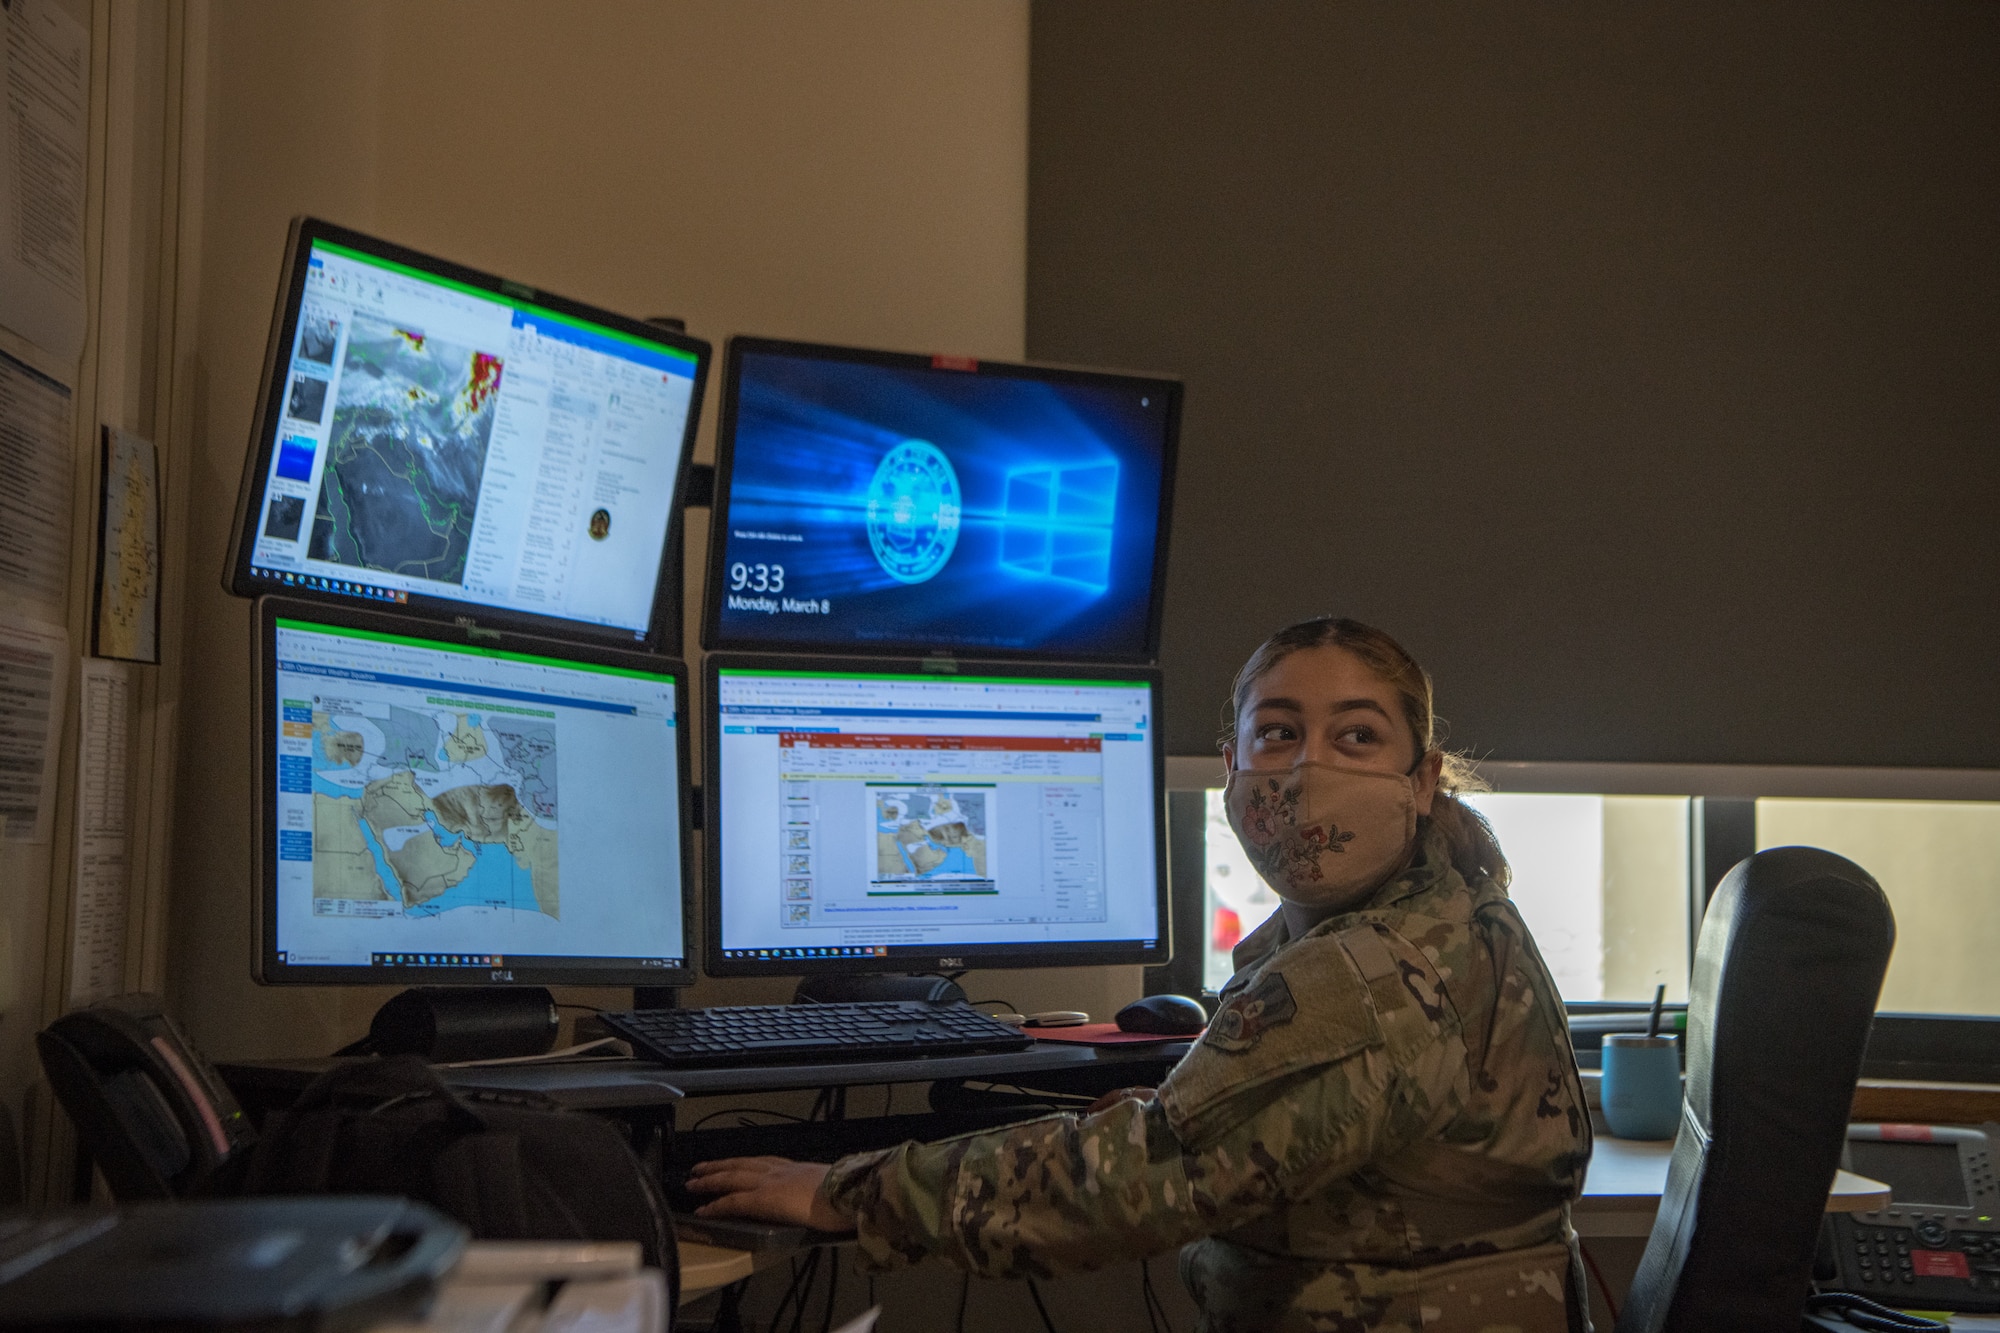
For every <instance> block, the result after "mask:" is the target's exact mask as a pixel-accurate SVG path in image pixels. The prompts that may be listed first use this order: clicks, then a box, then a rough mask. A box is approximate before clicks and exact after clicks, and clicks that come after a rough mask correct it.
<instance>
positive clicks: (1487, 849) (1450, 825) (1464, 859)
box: [1222, 616, 1513, 889]
mask: <svg viewBox="0 0 2000 1333" xmlns="http://www.w3.org/2000/svg"><path fill="white" fill-rule="evenodd" d="M1301 648H1344V649H1346V650H1347V651H1348V652H1350V653H1353V654H1354V655H1355V656H1356V657H1358V658H1360V659H1361V660H1362V661H1363V662H1365V663H1367V664H1368V669H1369V670H1371V671H1373V672H1374V673H1375V674H1376V675H1377V676H1379V677H1380V678H1381V679H1382V681H1383V683H1384V684H1386V685H1388V686H1389V687H1390V688H1392V689H1394V690H1395V691H1396V697H1397V699H1399V700H1400V701H1401V702H1402V705H1403V720H1404V721H1405V722H1407V723H1409V726H1410V735H1411V736H1412V737H1414V738H1415V740H1416V743H1417V757H1418V758H1419V759H1422V758H1423V757H1424V756H1425V755H1427V754H1429V753H1431V751H1433V750H1437V751H1438V753H1439V754H1440V755H1441V756H1442V757H1443V760H1444V764H1443V768H1442V770H1441V771H1440V772H1439V774H1438V785H1437V794H1436V796H1435V797H1434V798H1433V799H1432V801H1431V813H1430V821H1431V824H1432V825H1433V826H1434V827H1436V828H1437V829H1438V831H1439V832H1441V833H1442V834H1444V839H1445V843H1446V845H1448V846H1449V847H1450V848H1451V863H1452V865H1453V867H1454V868H1456V869H1457V871H1458V873H1459V874H1461V875H1463V876H1465V878H1467V879H1469V880H1470V879H1490V880H1492V881H1493V882H1494V883H1495V884H1498V885H1499V886H1500V887H1501V888H1503V889H1504V888H1506V887H1507V884H1508V882H1509V881H1510V880H1512V878H1513V871H1512V870H1511V869H1509V868H1508V865H1507V858H1506V857H1505V856H1504V855H1502V854H1501V851H1500V843H1499V842H1498V840H1496V839H1495V838H1494V836H1493V828H1492V826H1491V825H1489V824H1488V823H1487V822H1486V819H1485V817H1484V816H1482V815H1481V814H1480V813H1479V812H1478V811H1477V810H1474V809H1473V808H1472V807H1471V806H1469V805H1467V804H1466V803H1465V802H1463V801H1461V800H1459V799H1458V797H1459V793H1461V792H1478V791H1486V790H1487V789H1488V788H1487V786H1486V783H1485V782H1484V781H1482V780H1481V779H1480V777H1479V774H1478V772H1477V771H1476V770H1475V769H1474V767H1473V764H1472V761H1471V760H1470V759H1467V758H1466V757H1465V756H1464V755H1461V754H1454V753H1452V752H1451V751H1449V750H1443V749H1440V747H1439V746H1438V741H1439V740H1440V739H1441V737H1440V736H1439V735H1438V716H1437V713H1436V711H1435V709H1433V707H1432V704H1431V678H1430V674H1429V673H1428V672H1426V671H1425V670H1424V669H1423V668H1422V667H1421V666H1418V665H1417V659H1416V658H1414V657H1411V656H1410V654H1409V653H1408V652H1407V651H1405V649H1404V648H1403V645H1402V644H1400V643H1397V642H1396V641H1395V640H1394V639H1392V638H1390V637H1389V636H1388V635H1387V634H1384V633H1383V632H1382V631H1381V630H1379V629H1376V628H1375V627H1374V626H1373V625H1364V624H1362V623H1361V622H1360V621H1358V620H1348V619H1345V618H1343V617H1336V616H1322V617H1320V618H1319V619H1316V620H1302V621H1300V622H1299V623H1298V624H1296V625H1288V626H1286V627H1285V628H1284V629H1281V630H1279V631H1278V632H1277V633H1276V634H1273V635H1272V636H1271V637H1270V638H1268V639H1266V640H1264V642H1263V643H1261V644H1259V645H1258V647H1257V651H1256V652H1254V653H1252V654H1250V660H1249V661H1247V662H1245V663H1244V664H1243V669H1242V670H1241V671H1239V672H1237V673H1236V684H1235V686H1234V687H1232V688H1231V690H1230V691H1229V702H1228V704H1227V706H1226V707H1225V708H1224V709H1223V719H1222V742H1223V743H1224V744H1228V743H1229V742H1231V741H1233V740H1235V739H1236V721H1237V718H1238V717H1240V716H1241V715H1242V712H1243V708H1244V705H1245V704H1247V703H1248V702H1249V699H1250V690H1251V687H1252V686H1254V685H1255V684H1256V683H1257V681H1258V680H1259V679H1260V678H1261V677H1262V676H1263V675H1264V673H1265V672H1267V671H1269V670H1270V669H1271V668H1272V667H1274V666H1276V665H1277V664H1278V663H1279V662H1281V661H1283V660H1284V659H1285V658H1287V657H1290V656H1291V655H1292V654H1293V653H1295V652H1298V651H1299V650H1300V649H1301Z"/></svg>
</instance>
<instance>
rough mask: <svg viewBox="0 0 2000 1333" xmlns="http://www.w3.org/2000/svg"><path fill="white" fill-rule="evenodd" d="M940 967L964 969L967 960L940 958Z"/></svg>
mask: <svg viewBox="0 0 2000 1333" xmlns="http://www.w3.org/2000/svg"><path fill="white" fill-rule="evenodd" d="M938 966H939V967H964V966H965V960H964V959H963V958H940V959H938Z"/></svg>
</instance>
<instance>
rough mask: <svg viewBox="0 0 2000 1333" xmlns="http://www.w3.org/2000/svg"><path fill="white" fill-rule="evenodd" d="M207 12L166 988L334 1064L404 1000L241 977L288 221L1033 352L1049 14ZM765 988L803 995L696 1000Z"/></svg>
mask: <svg viewBox="0 0 2000 1333" xmlns="http://www.w3.org/2000/svg"><path fill="white" fill-rule="evenodd" d="M210 31H211V47H210V53H209V54H210V65H209V69H210V96H209V125H208V144H207V147H208V156H207V180H206V216H205V222H204V226H205V240H204V245H205V251H204V269H203V273H204V281H203V287H202V310H201V321H202V325H201V327H202V332H201V343H200V371H199V382H198V383H199V387H198V395H199V396H198V402H197V408H196V411H197V439H198V449H199V453H198V463H197V467H198V471H199V476H198V478H197V480H196V489H195V503H194V506H193V511H192V513H191V514H190V523H189V529H190V537H189V550H188V551H187V553H186V559H187V561H188V562H189V568H190V571H191V573H192V575H193V577H192V578H191V580H190V585H191V586H190V590H189V598H188V622H187V626H188V644H189V657H188V661H189V683H188V688H187V690H186V698H185V701H184V705H183V711H184V716H185V725H184V727H183V730H182V749H181V753H182V759H181V764H180V771H179V793H178V800H179V806H178V813H179V829H180V836H179V838H178V842H177V847H176V865H175V871H176V873H175V881H174V900H173V920H174V933H173V935H172V938H171V952H170V955H169V967H168V972H169V985H170V988H171V993H172V996H173V1000H174V1007H175V1008H176V1010H177V1011H178V1012H179V1013H180V1014H181V1015H182V1016H183V1017H184V1018H185V1019H186V1020H187V1021H188V1023H189V1024H190V1026H191V1029H192V1035H193V1036H194V1038H195V1040H196V1041H197V1042H198V1043H200V1044H201V1045H202V1046H204V1047H206V1048H207V1049H209V1050H210V1051H211V1052H212V1053H214V1054H216V1055H218V1056H224V1057H230V1056H256V1055H279V1054H316V1053H322V1052H325V1051H329V1050H331V1049H333V1048H334V1047H335V1046H337V1045H339V1044H341V1043H343V1042H346V1041H348V1040H351V1039H352V1038H353V1037H355V1036H357V1035H359V1033H360V1032H361V1031H362V1030H363V1029H364V1028H365V1026H366V1023H367V1019H368V1016H369V1014H370V1013H372V1011H373V1009H374V1007H375V1005H376V1004H378V1003H379V1002H380V1000H381V998H382V997H383V994H385V992H376V991H372V990H370V991H347V992H342V991H337V990H330V989H327V990H322V989H317V988H311V989H296V990H264V989H259V988H257V987H256V986H255V985H253V983H252V982H251V981H250V977H249V970H250V951H251V941H250V889H249V877H250V846H249V810H250V802H251V801H252V799H253V793H252V792H251V789H250V785H249V780H248V776H247V774H248V770H249V764H250V745H251V718H250V715H249V710H248V705H247V695H248V687H249V681H248V672H249V654H250V642H249V625H250V617H249V605H248V604H247V603H245V602H240V601H236V600H233V599H231V598H228V597H225V596H224V595H223V594H222V593H221V591H220V590H219V588H218V586H217V580H218V579H219V576H220V572H221V568H222V561H223V553H224V548H225V546H226V544H227V540H228V531H227V530H228V526H229V523H230V520H231V516H232V511H231V505H232V501H233V499H234V497H235V494H236V489H237V482H238V478H239V475H240V470H241V466H242V459H243V452H244V447H245V440H246V435H247V431H248V423H249V419H250V413H251V407H252V399H253V397H254V396H255V392H256V387H257V374H258V365H259V361H260V359H261V357H262V355H263V350H264V341H265V336H266V333H267V330H268V327H269V322H270V312H271V304H272V300H273V295H274V288H275V284H276V282H277V278H278V264H279V259H280V255H281V251H282V249H283V245H284V238H285V230H286V224H287V221H288V220H289V219H290V218H291V217H292V216H293V215H294V214H298V213H313V214H317V215H319V216H322V217H326V218H329V219H332V220H334V221H338V222H342V223H346V224H348V225H350V226H353V227H356V228H359V229H361V230H363V231H368V232H371V233H375V234H379V235H383V236H386V237H389V238H392V239H394V240H397V241H401V242H403V243H405V244H408V245H411V246H414V247H416V248H418V249H423V250H429V251H432V252H435V253H438V254H442V255H446V256H449V257H451V258H454V259H457V260H460V261H462V262H464V263H468V264H471V265H474V266H476V267H480V268H485V269H489V270H492V271H496V272H499V273H503V274H506V275H507V276H509V277H513V278H517V279H519V280H521V281H523V282H527V283H530V284H532V285H534V286H538V287H542V288H546V289H548V290H551V291H556V292H561V293H563V294H565V295H568V296H572V297H576V298H578V299H581V300H585V301H591V302H596V303H599V304H602V305H605V306H608V307H610V308H612V309H615V310H621V311H625V312H628V313H631V314H635V315H651V314H677V315H681V316H683V317H685V318H686V319H687V321H688V325H689V328H690V329H691V330H692V331H693V332H695V333H697V334H700V335H702V336H704V337H707V338H710V339H711V340H713V341H715V342H717V343H718V344H719V343H720V342H721V340H722V339H723V338H724V337H725V336H727V335H728V334H729V333H731V332H739V331H740V332H756V333H764V334H775V335H792V336H800V337H808V338H819V339H826V340H837V341H846V342H855V343H861V344H864V345H878V346H889V347H912V348H923V349H940V350H954V351H963V352H967V353H972V354H977V355H984V356H1005V357H1018V356H1019V355H1020V354H1021V350H1022V336H1023V335H1022V327H1023V283H1024V274H1025V270H1026V233H1025V227H1026V221H1025V219H1026V188H1027V187H1026V171H1027V131H1028V125H1027V54H1028V18H1027V8H1026V5H1025V3H1024V0H978V2H977V3H954V4H950V5H939V4H931V3H927V2H926V0H850V2H847V3H842V4H840V5H838V6H819V5H808V4H802V3H801V4H791V3H787V4H771V3H748V4H746V3H730V4H726V5H693V4H685V5H672V6H667V5H656V4H612V3H593V4H589V5H580V4H578V5H548V4H543V3H516V2H513V0H508V2H506V3H492V2H490V0H489V2H485V3H479V4H471V3H444V2H442V0H438V2H434V3H420V4H402V5H387V4H379V3H344V4H339V5H306V4H293V3H283V4H277V3H268V2H267V0H216V3H215V4H214V6H213V13H212V26H211V30H210ZM709 416H710V418H711V422H710V424H709V425H707V426H705V427H704V429H703V443H702V446H701V453H702V455H703V456H707V454H708V453H709V451H710V450H711V449H712V442H711V441H712V435H713V428H712V417H713V409H712V408H711V410H710V413H709ZM691 527H692V528H693V531H692V532H691V533H690V541H691V549H693V550H695V551H699V550H700V546H699V545H698V543H699V542H700V541H701V540H702V539H703V538H704V536H705V525H704V524H701V523H699V522H697V523H695V524H692V525H691ZM696 563H697V566H698V563H699V562H698V561H697V562H696ZM1006 980H1008V981H1021V980H1024V979H1021V978H1011V979H1006ZM994 984H995V987H996V988H997V989H998V990H999V993H1006V994H1010V995H1011V994H1013V993H1014V989H1015V988H1014V987H1013V986H1011V985H1008V986H1002V985H1001V979H995V983H994ZM1128 990H1129V992H1130V993H1131V994H1136V993H1137V983H1136V970H1132V969H1127V970H1123V971H1121V972H1120V973H1118V974H1116V975H1115V976H1111V977H1089V978H1077V977H1066V976H1061V975H1055V976H1053V977H1052V978H1050V979H1049V980H1048V981H1046V982H1044V983H1041V984H1037V983H1035V982H1033V981H1029V983H1028V991H1029V993H1031V994H1035V995H1043V994H1046V995H1047V996H1049V997H1050V1002H1051V1003H1053V1002H1057V1001H1061V1000H1065V999H1068V1000H1070V1001H1071V1002H1080V1003H1085V1004H1087V1005H1089V1006H1090V1007H1101V1006H1102V1005H1103V1004H1104V1003H1108V1002H1109V1000H1110V999H1111V998H1116V996H1117V995H1119V994H1122V993H1124V992H1126V991H1128ZM615 994H616V993H612V996H611V997H607V998H614V999H615ZM753 994H754V997H755V998H763V997H764V996H765V995H766V994H782V988H777V987H762V988H745V987H742V986H738V987H737V988H735V989H731V990H726V991H718V990H716V988H715V987H714V986H713V985H712V984H711V985H709V986H704V987H703V988H702V991H701V993H698V994H697V997H696V998H697V999H698V1000H699V999H703V998H708V999H716V998H721V997H722V996H723V995H727V996H728V997H729V998H737V999H747V998H753Z"/></svg>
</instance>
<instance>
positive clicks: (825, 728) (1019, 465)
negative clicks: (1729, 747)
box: [226, 219, 1180, 987]
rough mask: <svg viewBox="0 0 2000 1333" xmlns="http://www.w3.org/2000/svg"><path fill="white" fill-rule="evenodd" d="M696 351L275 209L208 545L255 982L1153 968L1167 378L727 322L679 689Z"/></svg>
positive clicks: (1168, 460)
mask: <svg viewBox="0 0 2000 1333" xmlns="http://www.w3.org/2000/svg"><path fill="white" fill-rule="evenodd" d="M710 361H711V349H710V348H709V346H708V344H706V343H705V342H703V341H702V340H701V339H699V338H693V337H689V336H687V335H686V334H684V333H681V332H678V331H676V330H671V329H668V328H665V327H661V326H660V325H658V324H650V323H646V322H642V321H637V320H632V319H629V318H626V317H623V316H620V315H616V314H613V313H610V312H607V311H603V310H598V309H595V308H592V307H589V306H585V305H582V304H580V303H577V302H572V301H568V300H564V299H562V298H559V297H554V296H551V295H549V294H547V293H543V292H539V291H536V290H533V289H530V288H527V287H525V286H522V285H520V284H518V283H515V282H511V281H508V280H505V279H501V278H499V277H496V276H494V275H490V274H485V273H480V272H477V271H475V270H471V269H467V268H464V267H462V266H459V265H456V264H452V263H448V262H445V261H442V260H438V259H435V258H432V257H430V256H427V255H423V254H419V253H417V252H414V251H410V250H407V249H405V248H403V247H400V246H396V245H392V244H388V243H385V242H383V241H380V240H376V239H374V238H370V237H366V236H362V235H359V234H358V233H354V232H351V231H347V230H344V229H342V228H338V227H335V226H332V225H330V224H326V223H323V222H318V221H315V220H312V219H301V220H300V221H299V222H297V223H295V224H294V227H293V233H292V240H291V245H290V248H289V251H288V254H287V259H286V269H285V281H284V283H283V284H282V288H281V291H280V293H279V300H278V308H277V312H276V315H275V317H274V321H273V332H272V338H271V344H270V350H269V353H268V355H267V359H266V366H265V384H264V387H263V391H262V397H261V408H260V411H259V413H258V414H257V421H256V426H255V432H254V435H253V438H252V441H251V447H250V450H249V457H248V461H247V463H246V470H245V477H244V483H243V487H242V493H241V498H240V500H239V507H238V508H239V512H238V522H237V529H236V534H235V541H234V545H233V547H232V550H231V553H230V557H229V567H228V571H227V574H226V583H227V585H228V587H229V588H230V590H231V591H232V592H234V593H237V594H239V595H243V596H251V597H257V598H259V599H260V601H259V605H258V610H257V615H256V618H255V620H256V632H255V635H254V640H255V643H254V652H255V676H254V679H255V681H256V700H255V707H256V710H257V718H258V722H257V750H256V775H257V776H256V781H257V784H258V788H257V790H258V799H257V819H256V820H255V827H256V832H255V838H256V842H257V858H256V864H257V867H258V874H257V901H258V916H259V922H258V931H257V956H256V972H257V975H258V977H259V979H260V980H262V981H264V982H267V983H274V984H311V985H325V984H335V985H345V984H383V983H391V984H397V983H400V984H413V983H421V984H444V985H450V984H462V985H475V984H476V985H492V984H496V983H497V984H502V985H506V984H515V985H535V984H540V985H552V984H565V985H567V984H596V985H616V986H634V987H660V986H680V985H685V984H687V983H689V982H691V981H692V980H693V979H694V978H695V976H696V975H697V973H698V972H706V973H708V974H710V975H714V976H723V977H727V976H760V975H784V976H795V975H812V974H849V975H854V976H866V975H872V974H907V973H925V972H933V971H940V970H957V969H960V968H973V967H1008V966H1027V965H1034V966H1052V965H1055V966H1060V965H1065V964H1067V965H1075V966H1095V965H1100V964H1105V963H1149V964H1157V963H1160V962H1163V961H1165V959H1166V958H1167V956H1168V953H1169V950H1170V947H1171V946H1170V941H1169V939H1168V924H1167V923H1168V911H1167V886H1166V854H1165V828H1164V808H1165V807H1164V797H1163V782H1164V760H1163V754H1162V749H1161V742H1160V738H1159V731H1160V687H1161V681H1160V675H1159V671H1158V669H1157V666H1156V665H1155V663H1156V660H1157V653H1158V643H1159V629H1160V614H1161V599H1162V589H1163V583H1164V576H1165V562H1166V554H1165V535H1166V518H1167V514H1168V512H1169V508H1170V505H1171V498H1172V482H1173V465H1174V455H1175V446H1176V437H1177V431H1178V418H1179V406H1180V389H1179V385H1178V384H1177V382H1175V381H1173V380H1171V379H1166V378H1162V377H1158V376H1147V375H1132V374H1117V373H1106V372H1097V371H1082V370H1070V369H1059V368H1051V367H1039V366H1026V365H1013V364H998V363H990V362H984V361H972V360H969V359H965V358H960V357H951V356H921V355H910V354H903V353H889V352H876V351H862V350H855V349H846V348H836V347H826V346H818V345H809V344H801V343H789V342H780V341H774V340H768V339H753V338H740V337H739V338H735V339H732V340H731V341H730V343H729V344H728V347H727V350H726V355H725V357H724V358H723V361H724V364H723V366H722V373H721V375H720V383H721V392H720V395H719V397H720V403H719V411H718V432H717V462H716V466H715V470H714V475H713V498H712V506H713V512H712V520H711V524H710V532H711V540H710V543H709V550H708V560H707V578H706V596H705V599H704V605H703V614H702V618H701V625H702V629H701V633H702V643H703V647H704V649H705V650H706V653H705V661H704V662H703V666H702V670H701V672H700V673H699V677H700V678H699V679H698V680H696V679H691V675H692V673H690V671H689V670H688V668H687V667H686V666H685V665H684V664H683V662H682V660H681V643H680V624H681V596H680V591H681V581H682V575H681V551H680V548H681V545H682V541H683V538H682V507H683V504H684V503H685V502H686V498H687V495H688V493H689V487H690V476H691V473H692V460H691V454H692V448H693V442H694V437H695V430H696V427H697V424H698V422H699V417H700V412H701V405H702V399H703V388H704V385H705V383H706V381H707V379H708V377H709V372H710V368H711V367H710ZM697 742H698V743H699V756H700V760H701V763H700V777H699V783H700V785H699V787H697V786H695V785H694V768H693V763H692V760H693V757H694V756H695V755H696V753H697V750H696V743H697ZM698 850H700V851H702V852H703V854H702V855H700V856H699V857H697V855H696V852H697V851H698ZM697 861H699V862H700V866H701V870H700V873H699V874H698V875H697V873H696V870H695V866H696V863H697Z"/></svg>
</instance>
